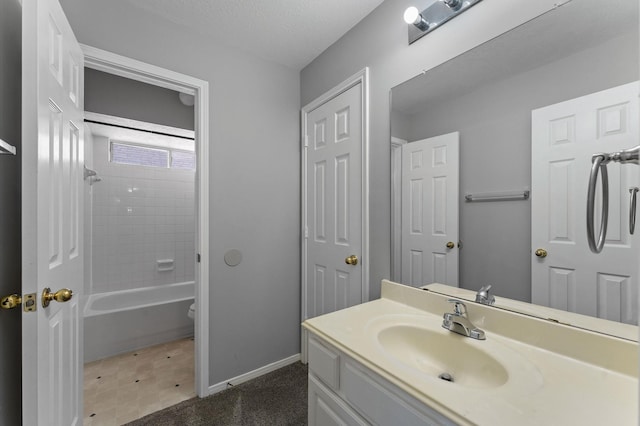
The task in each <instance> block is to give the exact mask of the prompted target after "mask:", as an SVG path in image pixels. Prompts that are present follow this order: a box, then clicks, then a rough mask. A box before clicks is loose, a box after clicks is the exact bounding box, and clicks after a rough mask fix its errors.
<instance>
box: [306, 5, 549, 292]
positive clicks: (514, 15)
mask: <svg viewBox="0 0 640 426" xmlns="http://www.w3.org/2000/svg"><path fill="white" fill-rule="evenodd" d="M431 3H433V0H429V1H423V2H421V3H420V4H418V6H419V7H426V6H427V5H428V4H431ZM554 3H556V1H555V0H539V1H529V0H492V1H485V2H482V3H480V4H478V5H477V6H474V8H473V9H471V10H469V11H468V12H465V13H464V14H462V15H460V16H459V17H457V18H456V19H454V20H452V21H450V22H448V23H447V24H446V25H445V26H443V27H442V28H440V29H438V30H437V31H434V32H432V33H430V34H428V35H427V36H426V37H424V38H422V39H421V40H419V41H417V42H416V43H414V44H412V45H410V46H409V45H408V43H407V26H406V24H405V23H404V21H403V20H402V15H403V12H404V10H405V9H406V8H407V7H409V6H414V5H416V4H415V1H413V0H386V1H385V2H384V3H382V4H381V5H380V6H379V7H378V8H377V9H376V10H374V11H373V12H372V13H371V14H370V15H368V16H367V17H366V18H364V19H363V20H362V21H360V23H358V25H356V26H355V27H354V28H353V29H351V30H350V31H349V32H348V33H347V34H345V35H344V36H343V37H342V38H341V39H340V40H338V41H337V42H336V43H335V44H333V45H332V46H331V47H330V48H329V49H327V50H326V51H325V52H323V53H322V54H321V55H320V56H318V57H317V58H316V59H315V60H314V61H313V62H312V63H311V64H309V65H308V66H307V67H305V68H304V69H303V70H302V73H301V75H300V79H301V80H300V81H301V85H300V90H301V96H300V99H301V104H302V105H305V104H307V103H309V102H311V101H312V100H313V99H315V98H317V97H318V96H320V95H321V94H323V93H324V92H326V91H327V90H329V89H331V88H332V87H333V86H335V85H337V84H338V83H340V82H341V81H343V80H344V79H346V78H347V77H349V76H350V75H352V74H354V73H355V72H357V71H358V70H360V69H362V68H363V67H365V66H368V67H369V69H370V78H371V81H370V87H369V92H370V103H371V107H370V108H371V109H370V170H371V181H370V187H371V188H372V192H371V194H370V227H371V232H370V244H371V252H370V253H371V254H370V255H371V271H370V277H371V283H370V285H371V298H375V297H377V296H378V295H379V292H380V280H381V279H382V278H388V277H389V276H390V272H389V271H390V220H391V219H390V202H389V199H390V179H389V173H390V149H389V135H390V118H389V90H390V89H391V88H392V87H393V86H396V85H398V84H400V83H402V82H403V81H405V80H408V79H409V78H412V77H414V76H416V75H418V74H420V73H421V72H422V71H423V70H428V69H430V68H433V67H434V66H436V65H438V64H440V63H442V62H444V61H446V60H448V59H451V58H453V57H455V56H457V55H458V54H460V53H462V52H464V51H466V50H468V49H470V48H472V47H474V46H476V45H478V44H480V43H482V42H484V41H487V40H489V39H491V38H493V37H495V36H497V35H499V34H501V33H503V32H504V31H506V30H508V29H511V28H513V27H514V26H516V25H519V24H521V23H523V22H526V21H527V20H529V19H531V18H533V17H535V16H538V15H539V14H540V13H542V12H544V11H547V10H549V9H551V8H552V7H553V5H554Z"/></svg>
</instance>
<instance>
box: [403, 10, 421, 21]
mask: <svg viewBox="0 0 640 426" xmlns="http://www.w3.org/2000/svg"><path fill="white" fill-rule="evenodd" d="M421 19H422V16H420V11H419V10H418V8H417V7H415V6H411V7H408V8H407V10H405V11H404V22H406V23H407V24H414V25H415V24H418V23H420V21H421Z"/></svg>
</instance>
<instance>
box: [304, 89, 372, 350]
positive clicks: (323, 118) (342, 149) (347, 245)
mask: <svg viewBox="0 0 640 426" xmlns="http://www.w3.org/2000/svg"><path fill="white" fill-rule="evenodd" d="M363 78H364V77H363ZM364 90H365V86H364V85H363V84H362V83H361V81H360V80H358V81H355V82H354V83H353V84H350V85H349V86H348V87H346V88H345V90H344V91H343V90H340V91H337V92H336V93H335V94H333V95H331V96H323V97H322V98H321V99H319V100H318V101H317V102H316V101H314V102H312V103H311V104H310V105H307V106H305V107H304V108H303V110H302V112H303V132H304V141H306V142H305V144H304V145H305V146H304V155H303V171H302V174H303V182H304V184H305V185H304V194H303V212H302V222H303V229H304V236H303V243H302V246H303V249H302V282H303V284H302V304H303V306H302V319H303V320H305V319H307V318H313V317H315V316H318V315H322V314H325V313H329V312H333V311H337V310H340V309H344V308H347V307H349V306H353V305H356V304H359V303H362V302H363V300H364V299H365V298H366V297H367V296H366V290H367V288H368V287H367V286H368V282H367V280H366V265H363V263H365V262H366V259H365V257H364V256H365V250H366V247H365V245H364V239H365V238H366V235H365V233H364V232H363V225H364V221H363V212H364V210H363V206H364V205H365V204H366V203H364V202H363V201H364V199H365V196H366V194H365V193H364V192H363V183H364V181H363V177H362V175H363V167H366V165H365V164H364V163H363V158H364V157H363V154H364V152H365V151H364V150H365V147H366V145H365V140H364V135H363V132H362V130H363V120H364V118H363V117H364V115H363V104H362V100H363V96H364ZM305 353H306V338H305V335H304V333H303V336H302V356H303V358H304V357H305Z"/></svg>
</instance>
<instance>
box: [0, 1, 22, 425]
mask: <svg viewBox="0 0 640 426" xmlns="http://www.w3.org/2000/svg"><path fill="white" fill-rule="evenodd" d="M21 20H22V7H21V5H20V2H19V1H18V0H1V1H0V139H2V140H4V141H6V142H8V143H10V144H11V145H14V146H16V147H17V149H18V155H17V156H13V155H0V207H1V208H0V296H5V295H8V294H11V293H21V291H20V287H21V274H20V267H21V264H22V260H21V256H20V253H21V246H20V241H21V236H20V223H21V221H20V162H21V159H20V147H21V141H20V137H21V136H20V135H21V130H20V127H21V126H20V120H21V112H20V111H21V104H22V95H21V93H20V91H21V79H22V77H21V75H22V68H21V55H22V27H21V24H20V22H21ZM20 314H21V310H20V309H19V308H16V309H13V310H10V311H6V310H2V311H1V312H0V336H2V344H0V372H2V373H0V375H1V376H2V379H1V380H0V419H2V420H0V423H2V424H6V425H19V424H20V422H21V418H22V410H21V407H22V396H21V386H20V383H21V369H20V367H21V360H20V352H21V351H20V342H21V341H22V340H21V339H22V329H21V315H20Z"/></svg>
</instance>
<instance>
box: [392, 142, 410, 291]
mask: <svg viewBox="0 0 640 426" xmlns="http://www.w3.org/2000/svg"><path fill="white" fill-rule="evenodd" d="M406 143H407V141H406V140H404V139H400V138H396V137H395V136H391V279H392V280H393V281H396V282H402V281H401V270H402V266H401V262H400V256H401V253H400V251H401V250H400V248H401V244H402V230H401V229H400V224H401V218H400V217H397V215H396V213H397V212H398V210H401V208H402V204H401V203H402V182H401V181H402V156H401V154H402V145H405V144H406Z"/></svg>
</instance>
